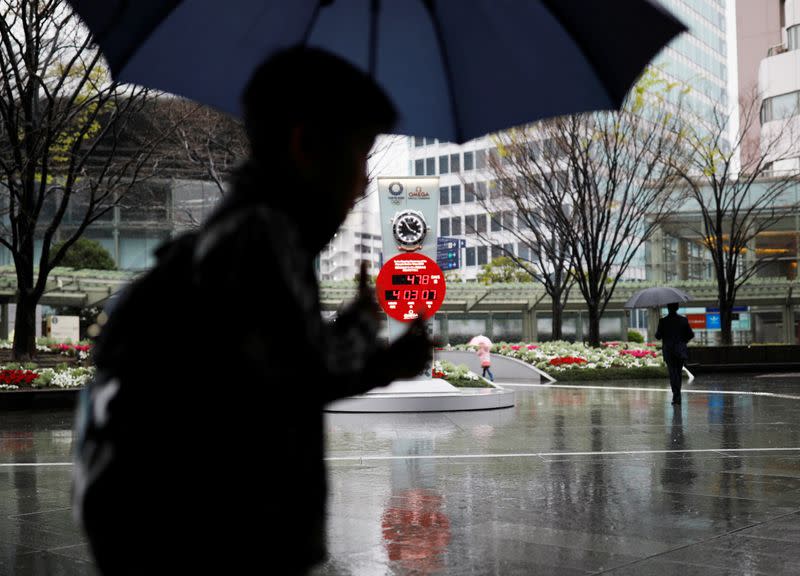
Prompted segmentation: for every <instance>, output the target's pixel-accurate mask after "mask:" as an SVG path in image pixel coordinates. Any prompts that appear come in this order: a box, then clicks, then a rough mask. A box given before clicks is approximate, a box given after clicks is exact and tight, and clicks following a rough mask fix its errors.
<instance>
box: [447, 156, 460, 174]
mask: <svg viewBox="0 0 800 576" xmlns="http://www.w3.org/2000/svg"><path fill="white" fill-rule="evenodd" d="M460 160H461V156H460V155H458V154H450V172H453V173H456V172H461V162H460Z"/></svg>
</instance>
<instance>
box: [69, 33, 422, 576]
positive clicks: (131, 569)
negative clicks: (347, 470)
mask: <svg viewBox="0 0 800 576" xmlns="http://www.w3.org/2000/svg"><path fill="white" fill-rule="evenodd" d="M208 81H209V82H213V81H214V79H213V78H209V79H208ZM243 103H244V110H245V127H246V129H247V134H248V137H249V140H250V143H251V156H250V158H249V160H248V161H247V162H246V164H244V165H243V166H242V167H241V168H240V169H239V171H238V173H237V174H236V176H235V179H234V182H233V188H232V191H231V192H230V193H229V194H228V195H227V196H226V198H225V199H224V201H223V202H222V204H221V206H220V207H219V208H218V210H217V211H216V212H215V214H213V215H212V217H211V218H210V219H209V221H208V222H206V223H205V224H204V225H203V226H202V227H201V229H200V230H199V231H198V232H196V233H192V234H188V235H184V236H182V237H180V238H178V239H177V240H175V241H173V242H172V243H170V244H169V245H167V246H166V247H164V248H162V249H161V250H160V252H159V265H158V266H157V268H156V269H155V270H154V271H152V272H151V273H150V274H148V275H145V277H144V278H143V279H142V280H140V281H138V282H137V283H136V284H134V285H133V286H132V287H131V288H130V289H129V290H128V291H127V293H126V294H125V295H124V296H123V297H122V298H121V299H120V302H119V303H118V304H117V306H116V308H115V310H114V312H113V313H112V315H111V317H110V319H109V322H108V324H107V325H106V326H105V327H104V329H103V332H102V333H101V336H100V338H99V340H98V343H97V346H96V358H95V360H96V364H97V367H98V376H97V378H96V380H95V382H94V383H93V384H92V385H91V386H90V387H89V389H88V390H87V392H86V394H84V396H83V397H82V401H81V402H82V406H81V409H80V410H79V416H78V424H77V429H78V438H77V442H76V444H77V462H76V477H75V503H76V511H77V513H78V516H79V518H80V520H81V522H82V523H83V526H84V528H85V529H86V531H87V534H88V536H89V540H90V543H91V546H92V551H93V553H94V555H95V557H96V560H97V564H98V567H99V568H100V570H101V572H102V573H103V574H201V573H203V574H246V573H263V572H270V571H275V570H277V571H278V572H280V573H281V574H303V573H306V572H307V571H308V569H309V568H310V567H311V566H313V565H314V564H316V563H318V562H320V561H322V560H323V559H324V558H325V555H326V551H325V500H326V495H327V486H326V479H325V465H324V461H323V456H324V439H323V416H322V410H323V407H324V406H325V404H326V403H328V402H330V401H332V400H335V399H337V398H341V397H344V396H350V395H353V394H358V393H363V392H365V391H367V390H369V389H371V388H373V387H375V386H383V385H386V384H388V383H390V382H391V381H392V380H394V379H398V378H409V377H413V376H415V375H416V374H418V373H419V372H420V371H421V370H422V369H423V368H424V367H425V365H426V363H427V362H428V361H429V357H430V354H431V350H432V343H431V342H430V340H429V339H428V336H427V335H426V331H425V329H424V325H423V323H422V321H418V322H415V323H413V324H412V325H411V327H410V329H409V331H408V332H407V333H406V334H405V335H403V336H401V337H400V338H399V339H398V340H396V341H395V342H393V343H392V344H390V345H385V344H382V343H381V342H380V341H379V340H378V338H377V332H378V319H379V316H378V308H377V303H376V301H375V299H374V296H373V294H372V291H371V290H370V289H368V288H367V285H366V274H365V273H364V269H363V268H362V279H361V282H360V285H359V293H358V296H357V297H356V299H355V301H354V302H353V303H352V304H351V305H350V306H349V307H347V308H346V309H344V310H343V311H342V313H341V314H339V316H338V318H337V321H336V323H335V324H331V325H328V324H325V323H323V321H322V318H321V313H320V302H319V288H318V285H317V281H316V277H315V273H314V258H315V256H316V254H317V253H318V252H319V251H320V250H321V249H322V248H323V247H324V246H325V244H326V243H327V242H328V241H329V239H330V238H331V237H332V236H333V234H334V232H335V231H336V230H337V228H338V227H339V225H340V224H341V223H342V222H343V221H344V219H345V216H346V215H347V213H348V211H349V209H350V208H351V207H352V206H353V204H354V202H355V201H356V199H357V198H358V197H359V196H360V195H361V194H363V193H364V190H365V188H366V185H367V176H366V162H367V154H368V152H369V150H370V148H371V147H372V144H373V142H374V140H375V138H376V136H377V135H378V134H380V133H383V132H388V131H389V130H390V129H391V128H392V126H393V123H394V121H395V112H394V108H393V106H392V104H391V103H390V101H389V100H388V98H387V97H386V96H385V95H384V93H383V92H382V91H381V90H380V88H378V87H377V85H376V84H375V83H374V82H373V80H372V79H371V78H370V77H369V76H367V75H366V74H363V73H362V72H360V71H359V70H357V69H356V68H354V67H353V66H351V65H349V64H347V63H345V62H344V61H342V60H340V59H339V58H337V57H335V56H332V55H329V54H327V53H324V52H321V51H318V50H313V49H292V50H289V51H286V52H283V53H280V54H277V55H275V56H273V57H272V58H270V59H269V60H268V61H267V62H265V63H264V64H262V65H261V67H259V68H258V69H257V70H256V72H255V74H254V76H253V78H252V80H251V81H250V84H249V85H248V87H247V89H246V91H245V94H244V98H243ZM220 335H222V337H220Z"/></svg>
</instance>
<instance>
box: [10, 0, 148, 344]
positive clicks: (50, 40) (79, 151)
mask: <svg viewBox="0 0 800 576" xmlns="http://www.w3.org/2000/svg"><path fill="white" fill-rule="evenodd" d="M0 6H2V13H3V18H2V20H0V173H1V174H2V176H1V178H2V180H3V187H2V188H0V196H2V198H1V200H2V202H3V204H4V205H3V208H4V212H5V214H4V219H3V221H2V230H0V245H2V246H4V247H5V248H7V249H8V250H9V251H10V252H11V254H12V257H13V260H14V265H15V267H16V276H17V286H18V292H17V312H16V327H15V339H14V356H15V357H16V358H18V359H22V358H29V357H31V356H33V355H34V354H35V349H36V348H35V309H36V305H37V304H38V302H39V300H40V298H41V296H42V294H43V292H44V290H45V286H46V283H47V278H48V275H49V273H50V272H51V271H52V270H53V268H54V267H56V266H57V265H58V264H59V262H60V261H61V260H62V259H63V257H64V254H65V253H66V252H67V250H69V248H70V246H72V245H73V244H74V242H75V241H76V240H77V239H78V238H79V237H80V236H81V234H83V232H84V231H85V230H86V228H87V227H89V226H90V225H91V224H92V223H93V222H95V221H97V220H98V219H99V218H101V217H103V215H105V214H107V213H108V211H109V210H111V209H112V208H113V206H114V205H115V203H117V202H119V201H120V199H121V198H122V197H124V195H125V194H126V193H127V192H128V191H129V190H131V189H132V188H134V187H135V186H136V185H137V184H138V183H140V182H141V181H142V180H143V179H144V178H146V177H148V176H151V175H152V174H153V172H154V170H155V169H156V167H157V162H155V161H154V159H153V153H154V151H155V150H156V148H157V145H158V143H159V142H160V141H161V139H162V138H163V134H164V127H161V126H155V125H153V124H152V123H149V122H148V121H147V118H148V115H147V111H148V106H150V104H151V103H152V102H153V100H154V99H155V94H153V93H151V92H148V91H147V90H143V89H138V88H130V87H127V88H123V87H120V86H119V85H118V84H117V83H116V82H113V81H112V80H111V79H110V78H109V76H108V73H107V70H106V68H105V67H104V65H103V63H102V62H101V59H100V54H99V53H98V52H97V50H96V49H94V48H93V47H92V46H91V38H90V37H89V35H88V34H87V33H86V32H85V30H83V28H82V27H81V25H80V23H79V21H78V19H77V17H76V16H74V15H73V13H72V10H71V8H70V7H69V4H68V3H67V2H66V1H64V0H2V1H1V2H0ZM134 125H135V130H134ZM133 132H135V135H132V133H133ZM65 218H66V219H68V220H69V224H70V226H69V228H67V227H66V226H62V224H64V223H65ZM65 234H66V236H64V235H65ZM58 235H62V237H61V238H60V240H61V243H60V244H59V248H58V249H57V250H53V241H54V240H55V239H56V238H57V236H58ZM39 243H40V248H39V246H36V245H37V244H39ZM39 250H40V251H39ZM37 251H39V254H38V257H37V256H36V252H37Z"/></svg>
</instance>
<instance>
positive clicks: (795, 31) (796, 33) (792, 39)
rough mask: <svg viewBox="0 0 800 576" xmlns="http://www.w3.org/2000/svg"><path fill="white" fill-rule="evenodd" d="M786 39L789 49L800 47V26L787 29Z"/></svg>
mask: <svg viewBox="0 0 800 576" xmlns="http://www.w3.org/2000/svg"><path fill="white" fill-rule="evenodd" d="M786 40H787V44H788V45H789V50H797V49H798V48H800V26H791V27H789V28H787V29H786Z"/></svg>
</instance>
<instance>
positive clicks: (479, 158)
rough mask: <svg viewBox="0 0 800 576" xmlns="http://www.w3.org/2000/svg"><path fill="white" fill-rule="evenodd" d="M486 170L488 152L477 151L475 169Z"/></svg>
mask: <svg viewBox="0 0 800 576" xmlns="http://www.w3.org/2000/svg"><path fill="white" fill-rule="evenodd" d="M485 168H486V150H476V151H475V169H476V170H484V169H485Z"/></svg>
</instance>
